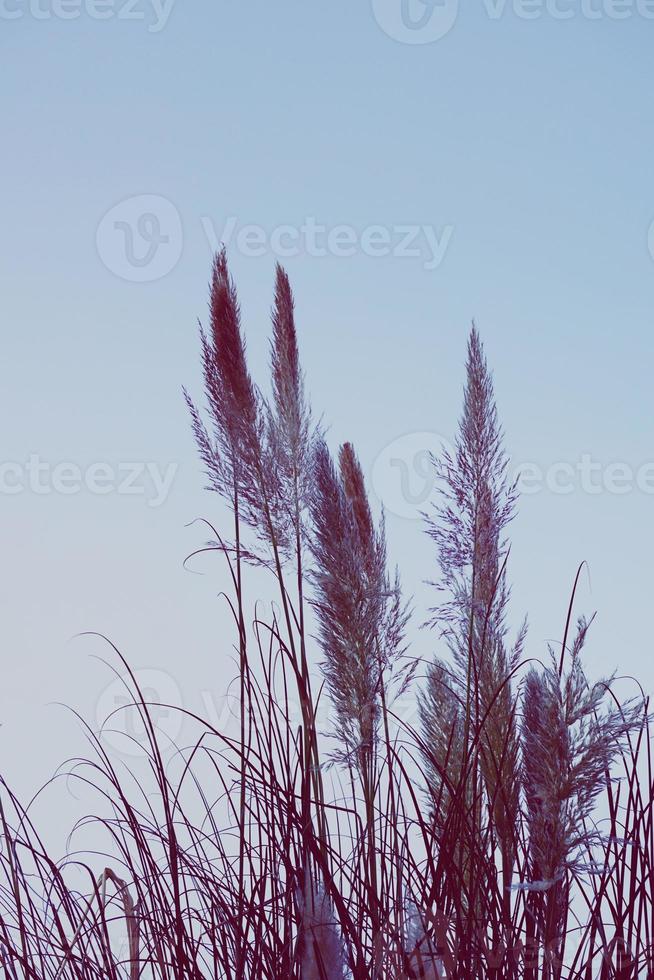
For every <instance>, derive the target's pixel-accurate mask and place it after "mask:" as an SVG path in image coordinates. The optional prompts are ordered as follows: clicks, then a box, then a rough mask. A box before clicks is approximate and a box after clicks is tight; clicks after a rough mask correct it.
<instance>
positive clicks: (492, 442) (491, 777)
mask: <svg viewBox="0 0 654 980" xmlns="http://www.w3.org/2000/svg"><path fill="white" fill-rule="evenodd" d="M433 462H434V466H435V469H436V472H437V475H438V477H439V482H440V484H441V486H442V491H441V500H440V501H439V502H438V503H437V505H436V508H435V512H433V513H432V514H431V515H427V530H428V533H429V535H430V536H431V538H432V539H433V540H434V541H435V543H436V546H437V552H438V564H439V569H440V581H439V582H438V585H437V587H438V588H439V589H440V590H441V591H443V592H445V593H446V599H445V601H444V602H443V603H442V604H441V605H439V606H438V607H436V608H434V609H432V610H431V612H432V619H431V624H432V625H433V626H437V627H438V628H439V629H440V631H441V633H442V636H443V638H444V640H445V643H446V645H447V647H448V649H449V653H450V657H451V666H447V665H446V664H445V663H444V661H443V660H442V659H439V658H436V659H435V660H434V662H433V663H432V664H431V665H430V667H429V669H428V671H427V682H426V687H425V690H424V691H423V692H422V695H421V697H420V720H421V727H422V735H423V741H424V743H425V745H426V746H427V747H428V750H427V752H426V753H424V754H425V768H426V771H427V774H428V775H429V776H430V778H431V779H432V780H433V783H432V784H431V785H430V786H429V787H428V791H429V794H430V799H431V806H432V813H433V818H434V824H435V830H436V833H437V837H438V836H439V833H440V838H441V846H446V847H448V848H451V849H452V852H453V858H452V862H451V867H452V870H453V871H454V869H455V868H456V871H455V873H454V878H453V881H452V883H451V888H456V887H457V885H456V878H457V877H458V879H459V882H461V881H465V883H466V887H467V889H469V890H470V891H471V892H476V894H477V896H478V900H479V902H480V903H481V904H480V905H479V907H477V908H476V910H475V915H476V916H477V918H478V920H479V921H485V920H486V919H487V918H488V914H487V912H486V911H485V910H484V907H483V906H485V905H486V903H487V901H489V900H490V896H489V895H488V889H487V887H486V886H483V887H482V885H481V882H482V880H483V879H484V877H485V876H488V875H492V874H493V866H494V857H493V850H494V846H495V843H497V844H498V845H499V848H500V851H501V858H502V874H503V878H504V885H505V886H507V887H508V886H510V884H511V880H512V874H513V868H514V861H515V851H516V830H515V825H516V819H517V815H518V807H519V780H518V770H519V767H518V753H519V738H518V731H517V725H516V707H515V697H514V694H513V692H512V686H511V677H512V674H513V672H514V670H515V667H516V665H517V662H518V659H519V657H520V654H521V650H522V645H523V642H524V638H525V627H523V628H522V629H521V630H520V632H519V635H518V639H517V641H516V643H515V645H514V647H513V649H512V650H509V649H507V643H506V632H507V630H506V625H505V616H506V609H507V605H508V600H509V594H510V591H509V588H508V586H507V583H506V557H507V553H508V552H507V542H506V540H505V538H504V533H505V529H506V527H507V525H508V524H509V522H510V521H511V519H512V517H513V515H514V513H515V504H516V496H517V494H516V487H515V484H513V483H511V482H510V480H509V478H508V475H507V467H508V457H507V456H506V453H505V451H504V446H503V433H502V430H501V427H500V424H499V420H498V415H497V407H496V404H495V395H494V388H493V380H492V376H491V373H490V371H489V368H488V365H487V362H486V358H485V355H484V350H483V346H482V343H481V339H480V337H479V333H478V331H477V329H476V327H475V326H474V324H473V327H472V329H471V332H470V336H469V339H468V348H467V360H466V382H465V388H464V401H463V412H462V415H461V419H460V421H459V431H458V435H457V438H456V442H455V450H454V452H453V453H450V452H449V451H444V452H443V454H442V456H441V457H440V458H434V460H433ZM444 781H445V783H446V784H447V783H449V784H450V785H449V787H448V786H447V785H446V786H445V788H444V787H443V782H444ZM452 806H454V807H455V808H456V810H457V811H458V812H457V813H456V814H453V813H451V812H450V811H451V808H452ZM486 813H487V814H488V815H489V820H490V824H489V825H488V826H484V827H482V822H483V820H484V819H485V816H484V815H485V814H486ZM448 821H449V824H450V831H452V830H454V832H455V834H459V835H462V836H461V839H460V840H459V842H458V844H455V842H454V841H452V840H449V842H448V843H446V842H445V840H444V839H443V835H442V831H443V828H444V826H445V824H446V823H447V822H448ZM457 827H458V828H459V829H458V830H457V829H456V828H457ZM466 837H467V838H468V842H467V843H466V842H465V840H464V838H466ZM484 839H485V840H487V844H485V845H484V846H483V847H482V848H481V849H480V844H481V841H482V840H484ZM457 854H458V857H456V856H454V855H457ZM473 855H475V857H474V861H473ZM480 861H481V864H480ZM475 863H476V867H475V866H474V865H475ZM501 895H502V897H501V903H502V906H503V915H504V920H505V921H504V927H505V928H506V929H508V927H509V919H510V909H509V901H508V897H507V894H506V892H505V889H504V888H502V890H501ZM473 901H476V900H474V899H473ZM472 915H473V909H472V907H471V908H470V910H469V917H470V918H472ZM469 968H474V969H477V968H478V967H477V966H474V967H473V966H471V965H470V964H469Z"/></svg>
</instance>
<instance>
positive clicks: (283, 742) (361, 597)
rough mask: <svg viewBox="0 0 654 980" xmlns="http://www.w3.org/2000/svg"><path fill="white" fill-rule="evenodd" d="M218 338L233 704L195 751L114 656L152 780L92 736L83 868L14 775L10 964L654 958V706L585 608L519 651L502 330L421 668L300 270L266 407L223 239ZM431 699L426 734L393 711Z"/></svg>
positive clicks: (462, 448) (203, 452) (643, 968)
mask: <svg viewBox="0 0 654 980" xmlns="http://www.w3.org/2000/svg"><path fill="white" fill-rule="evenodd" d="M200 345H201V352H202V364H203V376H204V389H205V390H204V396H205V397H204V405H203V406H202V407H198V406H197V405H196V403H195V402H194V401H193V400H192V399H191V398H190V396H189V395H188V394H187V395H186V398H187V402H188V406H189V410H190V413H191V421H192V426H193V430H194V433H195V437H196V440H197V443H198V448H199V452H200V456H201V459H202V461H203V464H204V468H205V470H206V473H207V479H208V484H209V487H210V489H211V490H212V491H214V492H216V493H217V494H218V495H219V496H220V497H221V498H222V500H223V501H224V502H225V503H226V505H227V507H228V509H229V512H230V524H229V526H228V527H227V528H225V529H224V531H219V530H218V529H216V528H213V527H212V526H211V525H210V527H211V533H212V538H211V540H210V541H209V542H208V544H207V545H206V547H205V548H203V549H201V550H202V551H210V552H213V553H216V554H218V555H220V556H221V557H222V559H223V561H224V567H225V572H226V576H227V580H228V582H229V583H230V584H231V587H230V589H229V590H228V602H229V607H230V609H231V612H232V614H233V621H234V631H235V647H236V650H237V653H238V659H237V663H238V683H239V717H238V722H237V724H235V725H234V726H233V727H232V726H227V727H225V728H218V727H216V726H214V725H212V724H210V723H209V722H207V721H206V720H204V719H202V718H199V717H197V716H194V715H191V714H190V713H189V712H184V716H185V721H186V731H187V732H189V733H190V734H189V741H188V744H185V745H180V746H177V747H176V749H177V751H176V752H174V753H173V754H172V756H171V755H170V753H169V752H168V753H167V749H169V748H170V747H169V746H166V745H164V744H162V741H161V739H160V737H159V736H158V733H157V730H156V725H155V721H154V707H155V706H153V705H150V704H148V703H146V701H145V699H144V696H143V692H142V691H141V690H140V689H139V687H138V683H137V681H136V678H135V676H134V675H133V674H132V673H131V672H130V670H129V666H128V664H127V663H126V661H124V660H123V658H122V657H121V656H120V654H119V653H118V651H115V656H116V657H117V658H118V659H119V662H120V665H121V670H122V673H123V676H124V678H125V684H126V687H127V690H128V692H129V698H128V700H129V701H130V703H131V704H132V705H133V706H134V707H135V709H136V710H137V711H138V712H139V714H140V718H141V722H142V726H143V730H144V731H145V733H146V741H145V745H144V749H143V751H144V754H145V757H146V761H147V772H148V773H149V776H148V778H147V779H146V778H145V777H144V776H143V771H146V770H143V771H142V770H139V773H140V776H139V778H136V775H133V774H132V773H130V771H129V770H128V769H126V768H125V767H124V766H121V765H118V764H117V763H116V762H115V760H114V758H113V757H112V755H111V754H110V753H109V751H108V750H107V748H106V746H105V743H104V740H103V737H102V732H100V733H94V732H93V731H91V730H90V729H87V735H88V739H89V742H90V747H91V752H90V757H89V758H88V759H86V760H84V759H82V760H77V761H73V762H72V763H70V764H69V765H68V766H67V767H66V768H65V769H64V770H63V772H64V774H65V775H66V778H68V779H70V780H79V781H80V782H82V783H83V784H84V786H85V787H87V788H88V787H89V786H90V787H92V788H94V789H95V791H96V793H97V797H98V807H97V815H95V816H90V817H89V818H88V819H86V820H84V821H82V822H81V824H80V826H79V827H77V828H76V829H75V833H76V834H78V835H79V834H85V835H86V834H87V833H88V831H87V829H86V828H89V827H91V829H92V834H93V837H92V839H93V850H89V849H88V847H87V848H86V849H83V848H82V849H81V850H80V852H79V853H77V852H75V851H73V850H72V849H71V850H70V851H69V853H68V854H67V855H66V857H65V858H64V859H63V860H61V861H56V860H54V859H53V858H52V857H51V856H50V855H49V853H48V850H47V848H46V847H45V845H44V844H43V842H42V840H41V839H40V837H39V835H38V832H37V829H36V827H35V825H34V823H33V820H32V807H31V806H30V807H26V808H24V807H22V806H21V804H20V802H19V801H18V800H17V799H16V798H15V796H14V795H13V794H12V793H11V790H10V789H9V788H8V787H7V786H6V785H5V784H4V783H2V784H0V966H1V970H2V975H3V976H6V977H7V978H8V980H73V978H74V980H91V978H92V980H100V978H103V980H105V978H109V980H188V978H192V980H219V978H220V980H287V978H288V980H336V978H338V980H345V978H352V980H386V978H389V980H409V978H418V977H422V978H430V980H435V978H437V977H438V978H439V980H440V978H443V977H447V978H450V980H469V978H471V977H475V978H480V980H500V978H502V980H504V978H507V980H518V978H520V980H563V978H565V980H591V978H595V977H597V978H600V980H629V978H634V980H635V978H636V977H641V976H647V977H652V976H654V966H653V964H652V953H651V944H652V942H653V941H654V902H653V898H652V881H653V880H654V822H653V820H652V799H653V798H654V777H653V776H652V767H651V759H650V748H651V740H650V731H649V714H648V705H647V702H646V700H645V699H644V698H643V697H640V698H638V699H636V700H632V701H626V702H624V703H622V704H620V703H619V701H618V699H617V696H616V694H615V679H614V678H609V679H608V680H605V681H599V682H596V683H594V684H593V683H591V682H590V681H588V680H587V677H586V673H585V670H584V668H583V665H582V650H583V647H584V643H585V642H586V638H587V631H588V624H587V623H586V621H585V620H580V622H579V626H578V629H577V633H576V634H575V636H574V638H573V639H572V640H571V641H570V642H568V632H569V626H568V625H566V631H565V634H564V638H563V641H562V644H561V651H560V652H559V653H557V654H556V655H555V654H554V653H552V654H551V657H550V661H549V662H548V663H547V664H546V665H545V666H544V667H534V666H532V667H530V668H529V669H525V665H523V663H522V661H523V660H524V657H525V654H526V646H525V644H526V631H525V628H524V627H523V628H521V629H520V630H519V631H518V635H517V639H516V640H515V641H514V642H510V641H509V639H508V628H507V621H508V612H509V602H510V589H509V586H508V581H507V579H508V571H507V569H508V555H509V545H508V540H507V535H508V527H509V525H510V521H511V518H512V516H513V514H514V512H515V507H516V503H517V497H516V491H515V487H514V486H513V485H512V484H511V483H510V482H509V481H508V478H507V462H508V459H507V455H506V453H505V450H504V445H503V435H502V430H501V427H500V425H499V420H498V413H497V408H496V404H495V394H494V389H493V382H492V376H491V373H490V370H489V368H488V365H487V362H486V358H485V354H484V350H483V346H482V343H481V339H480V336H479V333H478V331H477V330H476V329H475V328H474V327H473V330H472V331H471V334H470V339H469V343H468V353H467V362H466V379H465V386H464V406H463V412H462V416H461V420H460V424H459V432H458V438H457V442H456V448H455V452H454V453H453V454H452V455H451V456H448V455H444V456H443V457H442V458H440V459H434V461H433V462H434V466H435V467H436V468H437V470H438V472H439V474H440V476H441V484H442V485H443V487H444V490H443V495H442V496H441V498H440V500H438V501H435V509H434V510H433V511H432V512H431V513H430V515H429V518H428V525H427V529H428V532H429V533H430V535H431V537H432V538H433V540H434V542H435V544H436V551H437V558H438V569H439V575H438V580H437V582H436V586H437V588H438V589H440V590H441V593H442V594H441V600H442V601H441V602H439V603H438V604H437V605H436V606H435V608H434V610H432V614H431V624H432V625H433V626H434V633H433V636H434V644H435V646H436V651H435V655H434V658H433V660H432V662H431V663H430V664H429V665H428V667H427V671H426V677H424V678H422V679H421V678H419V677H418V674H417V667H418V665H417V663H416V662H414V661H412V659H411V656H410V646H409V644H408V640H407V625H408V612H407V605H406V602H405V600H404V599H403V597H402V591H401V586H400V580H399V576H398V575H397V573H396V572H394V571H393V570H392V569H391V567H390V563H389V561H388V555H387V544H386V536H385V529H384V519H383V514H382V515H381V517H380V518H379V519H376V518H375V516H374V514H373V511H372V508H371V506H370V504H369V501H368V496H367V492H366V487H365V480H364V476H363V472H362V468H361V465H360V463H359V461H358V458H357V455H356V452H355V450H354V448H353V447H352V445H351V444H349V443H345V444H344V445H343V446H342V447H340V450H339V452H338V456H337V460H336V462H335V461H334V458H333V457H332V455H331V453H330V450H329V448H328V446H327V440H326V437H325V434H324V433H323V432H322V431H321V430H320V427H319V426H316V425H315V424H314V422H313V420H312V413H311V410H310V407H309V403H308V399H307V397H306V394H305V387H304V377H303V374H302V370H301V366H300V357H299V347H298V338H297V331H296V315H295V304H294V300H293V295H292V291H291V287H290V283H289V280H288V277H287V275H286V273H285V272H284V271H283V270H282V269H281V268H278V269H277V272H276V280H275V293H274V302H273V308H272V340H271V354H270V382H271V383H270V396H269V397H266V396H265V395H264V394H263V393H262V391H261V390H260V389H259V388H258V387H257V385H256V384H255V382H254V380H253V379H252V377H251V375H250V372H249V368H248V364H247V356H246V346H245V339H244V333H243V330H242V326H241V316H240V309H239V302H238V297H237V292H236V288H235V285H234V283H233V281H232V279H231V276H230V274H229V269H228V265H227V258H226V255H225V253H224V252H222V253H220V254H219V255H218V256H216V259H215V261H214V264H213V268H212V276H211V284H210V304H209V327H208V329H207V330H206V331H205V330H201V335H200ZM251 564H256V565H257V566H259V567H260V568H261V569H263V571H264V573H265V574H267V575H268V576H269V580H270V583H271V588H272V589H273V590H274V591H273V594H274V595H275V597H276V601H274V602H272V603H271V604H270V605H269V606H264V605H263V604H262V603H257V602H256V601H255V600H254V597H252V596H250V595H249V589H248V588H247V585H248V582H249V579H248V567H249V566H250V565H251ZM571 616H572V603H571V605H570V609H569V612H568V618H567V623H568V624H569V622H570V621H571ZM530 659H531V660H532V662H533V660H534V657H533V655H532V657H531V658H530ZM409 691H412V692H413V696H414V697H415V698H416V700H417V703H418V705H419V723H418V725H417V727H413V726H412V725H410V724H409V723H408V722H406V721H404V720H403V719H402V717H400V714H399V711H398V708H397V704H398V703H399V702H397V701H396V700H395V698H396V696H397V695H398V694H402V695H407V694H408V692H409ZM324 698H327V699H328V701H329V704H330V706H331V719H332V724H331V727H330V730H329V731H328V732H322V731H320V730H319V727H318V723H317V718H318V715H319V711H320V707H321V701H322V699H324ZM294 704H297V705H299V709H300V710H299V715H298V716H297V717H295V716H294V715H293V712H292V707H293V705H294ZM167 707H168V709H169V710H175V709H174V706H167ZM178 710H181V709H178ZM334 742H336V747H334ZM620 774H621V775H622V779H621V781H619V782H616V779H617V777H618V775H620ZM54 785H56V782H55V784H54ZM48 791H49V792H54V786H53V787H50V788H49V789H48ZM73 839H75V838H73Z"/></svg>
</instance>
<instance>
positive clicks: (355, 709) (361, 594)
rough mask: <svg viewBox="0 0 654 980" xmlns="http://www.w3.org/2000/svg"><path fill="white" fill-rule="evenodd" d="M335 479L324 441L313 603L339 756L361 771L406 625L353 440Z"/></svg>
mask: <svg viewBox="0 0 654 980" xmlns="http://www.w3.org/2000/svg"><path fill="white" fill-rule="evenodd" d="M339 462H340V476H339V474H338V473H337V471H336V468H335V466H334V463H333V461H332V458H331V455H330V453H329V450H328V449H327V446H326V445H325V443H324V441H323V440H321V441H319V443H318V445H317V448H316V452H315V457H314V493H313V497H312V502H311V511H312V518H313V538H312V550H313V556H314V561H315V568H314V570H313V580H314V584H315V596H314V600H313V601H314V606H315V608H316V611H317V614H318V622H319V628H320V643H321V646H322V650H323V661H322V670H323V674H324V676H325V680H326V682H327V688H328V691H329V694H330V697H331V700H332V703H333V705H334V708H335V711H336V722H337V735H338V737H339V738H340V739H341V740H342V742H343V744H344V748H345V752H344V756H345V757H346V758H348V759H349V760H350V761H352V762H355V763H356V765H357V766H358V767H359V769H360V770H362V771H363V770H365V769H366V768H367V767H368V765H369V761H370V756H371V753H372V751H373V748H374V745H375V743H376V740H377V729H378V724H379V719H380V698H381V693H382V684H383V683H384V675H385V672H386V671H389V670H391V669H392V668H393V667H395V666H396V665H397V663H398V661H399V659H400V657H401V656H402V654H403V652H404V648H403V634H404V626H405V623H406V612H405V611H404V609H403V607H402V603H401V599H400V597H399V594H398V593H399V583H398V580H397V578H396V580H395V582H394V584H393V585H392V586H391V584H390V582H389V578H388V574H387V570H386V541H385V536H384V530H383V524H382V527H381V528H380V529H376V528H375V526H374V522H373V520H372V515H371V513H370V508H369V504H368V499H367V496H366V493H365V487H364V482H363V475H362V473H361V468H360V465H359V462H358V460H357V459H356V456H355V454H354V450H353V449H352V447H351V445H349V444H348V443H346V444H345V445H344V446H343V447H342V449H341V452H340V460H339Z"/></svg>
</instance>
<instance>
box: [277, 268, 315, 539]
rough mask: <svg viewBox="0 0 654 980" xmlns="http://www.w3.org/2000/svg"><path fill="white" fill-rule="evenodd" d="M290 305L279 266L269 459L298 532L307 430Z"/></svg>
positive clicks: (305, 489) (307, 461)
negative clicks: (270, 450)
mask: <svg viewBox="0 0 654 980" xmlns="http://www.w3.org/2000/svg"><path fill="white" fill-rule="evenodd" d="M294 307H295V304H294V300H293V293H292V291H291V286H290V283H289V280H288V276H287V274H286V272H285V271H284V269H282V267H281V266H280V265H278V266H277V271H276V279H275V302H274V306H273V314H272V325H273V336H272V341H271V345H270V353H271V357H270V362H271V378H272V389H273V403H274V409H275V410H274V413H272V412H271V413H270V415H269V426H270V428H269V438H270V440H271V442H272V443H273V445H274V447H275V449H276V451H275V452H274V453H273V455H274V458H275V460H276V462H277V466H278V469H279V474H280V478H281V479H282V480H283V481H284V483H285V485H286V493H285V494H284V497H285V500H286V503H287V508H288V510H289V514H288V517H289V520H290V522H291V524H292V525H293V527H294V528H295V529H296V530H297V529H298V527H299V524H300V517H301V513H302V511H303V509H304V507H305V506H306V505H307V503H308V496H309V484H310V465H311V447H312V427H311V411H310V409H309V406H308V404H307V400H306V397H305V393H304V377H303V374H302V370H301V367H300V357H299V352H298V344H297V333H296V328H295V314H294Z"/></svg>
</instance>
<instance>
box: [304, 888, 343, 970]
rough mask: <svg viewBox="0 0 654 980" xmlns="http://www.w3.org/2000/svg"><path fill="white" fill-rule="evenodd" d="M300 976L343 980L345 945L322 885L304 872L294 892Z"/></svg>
mask: <svg viewBox="0 0 654 980" xmlns="http://www.w3.org/2000/svg"><path fill="white" fill-rule="evenodd" d="M298 907H299V934H298V939H299V949H300V963H301V967H300V975H301V977H302V980H346V978H347V977H348V976H349V973H348V969H347V965H346V955H345V945H344V943H343V937H342V935H341V930H340V926H339V922H338V918H337V916H336V914H335V912H334V908H333V905H332V903H331V901H330V900H329V896H328V895H327V893H326V892H325V889H324V888H323V887H322V885H315V884H314V882H313V881H312V880H311V876H310V875H309V874H307V873H305V886H304V892H302V891H300V892H298Z"/></svg>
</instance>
